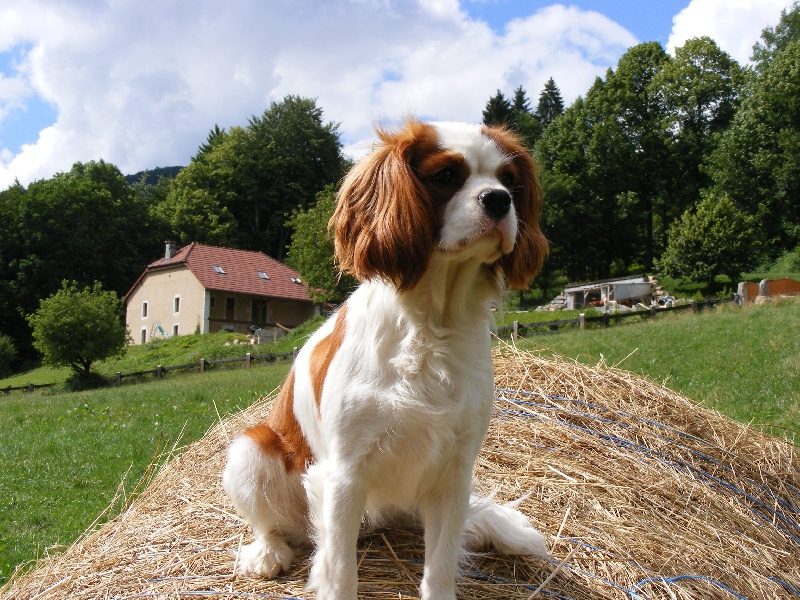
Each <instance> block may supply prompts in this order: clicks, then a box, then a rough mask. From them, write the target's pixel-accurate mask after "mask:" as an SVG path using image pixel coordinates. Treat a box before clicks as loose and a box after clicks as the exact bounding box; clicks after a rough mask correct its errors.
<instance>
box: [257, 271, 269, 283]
mask: <svg viewBox="0 0 800 600" xmlns="http://www.w3.org/2000/svg"><path fill="white" fill-rule="evenodd" d="M258 276H259V277H261V279H263V280H264V281H269V275H267V274H266V273H264V271H259V272H258Z"/></svg>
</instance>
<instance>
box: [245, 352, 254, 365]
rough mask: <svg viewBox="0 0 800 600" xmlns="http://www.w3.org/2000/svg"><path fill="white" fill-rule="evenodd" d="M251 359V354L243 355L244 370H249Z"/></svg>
mask: <svg viewBox="0 0 800 600" xmlns="http://www.w3.org/2000/svg"><path fill="white" fill-rule="evenodd" d="M251 358H252V356H251V354H250V353H249V352H248V353H247V354H245V355H244V366H245V368H246V369H249V368H250V360H251Z"/></svg>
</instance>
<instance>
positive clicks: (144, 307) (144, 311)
mask: <svg viewBox="0 0 800 600" xmlns="http://www.w3.org/2000/svg"><path fill="white" fill-rule="evenodd" d="M142 318H143V319H146V318H147V302H142Z"/></svg>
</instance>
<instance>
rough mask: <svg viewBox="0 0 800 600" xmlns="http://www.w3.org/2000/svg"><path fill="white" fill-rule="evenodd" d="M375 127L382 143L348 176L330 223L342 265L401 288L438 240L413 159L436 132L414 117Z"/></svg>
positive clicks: (411, 282) (412, 280)
mask: <svg viewBox="0 0 800 600" xmlns="http://www.w3.org/2000/svg"><path fill="white" fill-rule="evenodd" d="M376 131H377V134H378V137H379V139H380V142H381V143H380V146H379V147H378V148H377V149H376V150H375V151H374V152H372V153H371V154H370V155H368V156H366V157H365V158H364V159H362V160H361V161H359V162H358V163H357V164H356V165H355V166H354V167H353V168H352V169H351V170H350V172H349V173H348V174H347V175H346V176H345V178H344V180H343V181H342V186H341V188H340V190H339V199H338V204H337V206H336V211H335V212H334V214H333V217H331V220H330V223H329V224H328V227H329V228H330V229H331V230H332V231H333V235H334V244H335V251H336V258H337V260H338V263H339V268H340V269H341V270H342V271H347V272H349V273H351V274H352V275H353V276H354V277H355V278H356V279H358V280H359V281H366V280H369V279H374V278H380V279H384V280H386V281H389V282H391V283H393V284H394V285H395V286H396V287H397V289H398V290H400V291H403V290H408V289H411V288H413V287H414V286H415V285H416V284H417V283H418V282H419V280H420V278H421V277H422V275H423V274H424V273H425V270H426V269H427V268H428V264H429V262H430V256H431V253H432V251H433V246H434V243H435V236H436V227H437V225H436V219H437V215H436V211H435V207H434V205H433V203H432V201H431V199H430V197H429V196H428V192H427V190H426V189H425V187H424V186H423V185H422V183H421V182H420V180H419V179H418V177H417V176H416V175H415V173H414V170H413V163H414V160H415V156H416V155H417V154H418V153H419V152H425V151H429V150H430V147H431V145H433V147H435V145H436V133H435V130H434V129H433V128H432V127H431V126H429V125H426V124H423V123H420V122H418V121H413V120H410V121H408V122H407V123H406V124H405V127H404V128H403V129H402V130H400V131H399V132H397V133H388V132H386V131H385V130H383V129H379V128H378V129H376Z"/></svg>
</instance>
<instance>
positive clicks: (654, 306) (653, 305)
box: [650, 304, 656, 319]
mask: <svg viewBox="0 0 800 600" xmlns="http://www.w3.org/2000/svg"><path fill="white" fill-rule="evenodd" d="M655 316H656V305H655V304H651V305H650V318H651V319H652V318H653V317H655Z"/></svg>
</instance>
